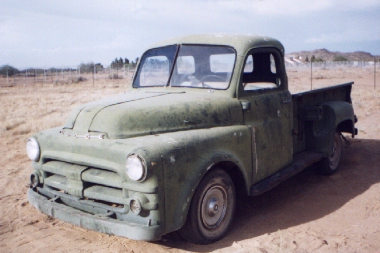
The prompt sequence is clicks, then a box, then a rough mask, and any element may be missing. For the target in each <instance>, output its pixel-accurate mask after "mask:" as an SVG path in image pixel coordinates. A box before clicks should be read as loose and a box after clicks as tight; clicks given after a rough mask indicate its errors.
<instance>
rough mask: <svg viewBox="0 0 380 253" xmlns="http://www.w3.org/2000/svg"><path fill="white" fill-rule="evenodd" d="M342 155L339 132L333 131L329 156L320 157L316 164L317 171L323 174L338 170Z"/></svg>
mask: <svg viewBox="0 0 380 253" xmlns="http://www.w3.org/2000/svg"><path fill="white" fill-rule="evenodd" d="M341 155H342V138H341V137H340V133H339V132H335V135H334V145H333V150H332V153H331V155H330V156H328V157H324V158H322V160H321V161H320V162H319V163H318V164H317V166H318V172H319V173H320V174H323V175H331V174H333V173H335V172H336V171H337V170H338V166H339V163H340V157H341Z"/></svg>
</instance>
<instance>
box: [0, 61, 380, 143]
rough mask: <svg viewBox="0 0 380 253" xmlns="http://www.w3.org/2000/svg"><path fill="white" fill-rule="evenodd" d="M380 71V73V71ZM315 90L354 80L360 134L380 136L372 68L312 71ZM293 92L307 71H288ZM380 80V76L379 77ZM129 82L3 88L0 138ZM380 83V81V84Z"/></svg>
mask: <svg viewBox="0 0 380 253" xmlns="http://www.w3.org/2000/svg"><path fill="white" fill-rule="evenodd" d="M379 72H380V71H379ZM313 77H314V79H313V83H312V87H313V89H316V88H321V87H326V86H331V85H335V84H340V83H345V82H350V81H355V84H354V88H353V91H352V98H353V104H354V108H355V112H356V114H357V115H358V118H359V123H358V127H359V129H360V133H361V134H364V135H365V136H367V137H369V138H375V136H378V135H379V134H380V130H379V127H378V126H377V125H375V124H374V123H373V122H380V117H379V112H380V100H379V98H380V84H379V85H378V86H379V87H377V89H376V90H374V87H373V69H371V68H334V69H328V68H319V69H314V72H313ZM288 79H289V89H290V91H291V92H292V93H296V92H302V91H307V90H310V88H311V83H310V70H309V69H308V68H289V69H288ZM378 80H380V77H379V78H378ZM129 82H130V80H126V79H122V80H118V79H114V80H110V79H108V81H107V82H106V81H104V82H100V81H98V82H97V83H95V85H94V84H93V82H92V80H87V81H85V82H80V83H77V84H66V85H56V84H44V83H41V84H37V85H29V86H25V87H24V86H17V85H16V86H13V87H1V88H0V100H1V103H2V109H1V110H0V120H1V122H2V123H1V126H0V138H3V137H7V136H8V137H9V136H15V135H27V134H29V135H30V134H32V133H35V132H38V131H41V130H43V129H47V128H52V127H56V126H60V125H63V124H64V122H65V119H66V118H67V116H68V114H69V113H70V112H71V111H72V110H73V109H74V108H75V107H76V106H78V105H79V104H83V103H86V102H89V101H93V100H97V99H100V98H104V97H108V96H111V95H115V94H120V93H122V92H123V91H124V90H125V88H126V87H127V86H128V85H129ZM379 82H380V81H379ZM371 122H372V123H371Z"/></svg>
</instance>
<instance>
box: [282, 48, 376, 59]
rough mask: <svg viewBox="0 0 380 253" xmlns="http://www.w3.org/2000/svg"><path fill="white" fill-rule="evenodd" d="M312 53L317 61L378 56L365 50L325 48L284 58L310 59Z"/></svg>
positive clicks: (291, 54)
mask: <svg viewBox="0 0 380 253" xmlns="http://www.w3.org/2000/svg"><path fill="white" fill-rule="evenodd" d="M313 55H314V57H315V59H316V60H317V61H318V60H319V61H334V60H339V59H340V60H348V61H373V60H374V58H375V57H376V59H379V58H380V56H378V55H376V56H375V55H372V54H370V53H367V52H362V51H357V52H352V53H342V52H331V51H329V50H327V49H325V48H322V49H316V50H313V51H300V52H293V53H289V54H286V56H285V57H286V58H288V59H290V58H293V59H295V60H300V61H305V60H306V58H308V60H309V61H310V59H311V57H312V56H313Z"/></svg>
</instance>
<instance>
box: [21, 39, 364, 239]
mask: <svg viewBox="0 0 380 253" xmlns="http://www.w3.org/2000/svg"><path fill="white" fill-rule="evenodd" d="M352 84H353V83H346V84H341V85H336V86H332V87H328V88H323V89H319V90H311V91H308V92H304V93H299V94H293V95H291V94H290V92H289V90H288V81H287V75H286V71H285V65H284V47H283V45H282V44H281V43H280V42H279V41H278V40H275V39H273V38H268V37H260V36H250V35H218V34H216V35H191V36H185V37H181V38H173V39H169V40H166V41H163V42H161V43H158V44H154V45H153V46H152V47H151V48H150V49H149V50H147V51H146V52H145V53H144V54H143V55H142V57H141V59H140V61H139V64H138V67H137V70H136V72H135V74H134V77H133V80H132V83H131V86H130V88H128V90H127V91H126V92H125V93H124V94H121V95H118V96H116V97H111V98H105V99H103V100H100V101H95V102H91V103H88V104H85V105H82V106H79V107H78V108H77V109H75V110H74V111H73V112H72V113H71V114H70V115H69V117H68V119H67V121H66V123H65V125H64V126H62V127H58V128H53V129H50V130H45V131H41V132H39V133H36V134H35V135H34V136H32V137H31V138H29V139H28V141H27V145H26V147H27V153H28V156H29V158H30V159H31V160H32V166H33V168H34V172H33V173H32V174H31V176H30V189H29V190H28V200H29V202H30V203H31V204H32V205H33V206H35V207H36V208H37V209H38V210H40V211H42V212H43V213H46V214H48V215H49V216H52V217H56V218H58V219H61V220H63V221H66V222H69V223H72V224H75V225H77V226H80V227H83V228H86V229H91V230H95V231H99V232H103V233H107V234H112V235H117V236H123V237H127V238H130V239H135V240H147V241H154V240H159V239H160V238H161V237H162V236H163V235H165V234H168V233H170V232H175V231H177V232H178V233H179V234H180V235H181V236H182V237H183V238H185V239H186V240H188V241H190V242H192V243H197V244H208V243H212V242H214V241H216V240H219V239H221V238H222V237H223V236H225V235H226V233H227V231H228V229H229V227H230V225H231V223H232V222H233V217H234V213H235V208H236V206H237V204H238V203H239V202H237V198H238V197H240V196H243V195H248V196H256V195H259V194H262V193H264V192H266V191H268V190H270V189H272V188H273V187H275V186H276V185H278V184H280V183H281V182H283V181H284V180H286V179H288V178H289V177H291V176H293V175H295V174H296V173H298V172H300V171H301V170H303V169H305V168H307V167H308V166H310V165H312V164H316V166H315V167H316V169H317V171H318V172H320V173H322V174H326V175H329V174H332V173H334V172H335V171H336V170H337V168H338V166H339V161H340V158H341V153H342V138H344V137H343V136H342V134H341V133H342V132H345V133H348V134H350V135H352V137H354V136H355V135H356V134H357V129H356V128H355V125H354V124H355V123H356V121H357V119H356V116H355V114H354V111H353V106H352V103H351V95H350V93H351V88H352ZM177 232H176V233H177Z"/></svg>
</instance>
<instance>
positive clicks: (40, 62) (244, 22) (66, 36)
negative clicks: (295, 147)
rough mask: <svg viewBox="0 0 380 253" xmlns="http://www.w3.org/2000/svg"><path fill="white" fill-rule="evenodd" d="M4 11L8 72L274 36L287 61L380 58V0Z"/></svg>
mask: <svg viewBox="0 0 380 253" xmlns="http://www.w3.org/2000/svg"><path fill="white" fill-rule="evenodd" d="M0 7H1V8H0V13H1V17H0V32H1V33H2V39H1V40H0V48H1V49H0V50H1V60H0V61H1V62H0V65H1V66H3V65H10V66H13V67H15V68H18V69H23V68H24V69H26V68H29V67H31V68H52V67H61V68H62V67H74V66H79V65H80V64H81V63H85V64H86V63H89V62H93V63H101V64H102V65H104V66H108V65H110V64H111V62H112V61H113V60H114V59H115V58H120V57H121V58H123V59H124V58H128V59H129V60H130V61H132V60H133V61H134V60H135V59H136V58H137V57H140V56H141V54H142V53H143V52H144V51H145V49H147V48H148V47H149V45H151V44H153V43H155V42H157V41H160V40H163V39H166V38H170V37H176V36H183V35H187V34H198V33H240V34H247V33H248V34H258V35H263V36H269V37H273V38H276V39H278V40H280V41H281V42H282V44H283V45H284V46H285V53H286V54H291V53H293V52H302V51H313V50H320V49H327V50H328V51H330V52H341V53H351V52H366V53H370V54H372V55H374V56H376V57H379V56H380V27H379V26H378V24H379V23H380V15H378V13H379V12H380V0H364V1H361V2H359V3H358V2H356V1H344V0H321V1H318V2H315V1H312V0H305V1H303V2H301V3H300V2H298V1H297V0H288V1H287V2H286V3H283V2H282V1H280V0H241V1H239V2H234V1H232V0H195V1H192V2H188V1H185V0H178V1H175V2H174V1H172V0H162V1H159V2H157V1H152V0H143V1H141V2H139V3H136V2H133V1H128V0H127V1H124V2H120V1H109V2H107V3H105V2H103V1H100V0H92V1H90V0H83V1H80V2H76V1H73V0H69V1H65V2H63V1H62V2H61V1H60V2H50V1H47V0H40V1H36V2H29V1H27V0H15V1H12V2H2V3H0Z"/></svg>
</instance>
